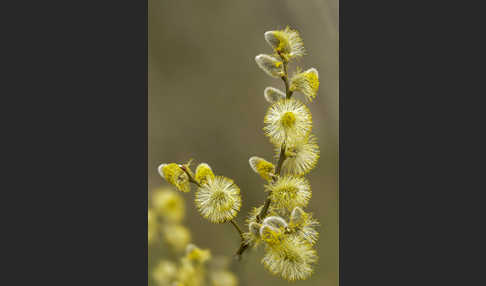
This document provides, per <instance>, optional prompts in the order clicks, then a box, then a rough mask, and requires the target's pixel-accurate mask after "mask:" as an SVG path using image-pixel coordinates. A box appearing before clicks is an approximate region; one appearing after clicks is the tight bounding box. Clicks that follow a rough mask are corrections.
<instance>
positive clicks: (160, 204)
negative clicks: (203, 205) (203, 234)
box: [148, 189, 238, 286]
mask: <svg viewBox="0 0 486 286" xmlns="http://www.w3.org/2000/svg"><path fill="white" fill-rule="evenodd" d="M184 216H185V203H184V199H183V198H182V197H181V195H180V194H178V193H177V192H175V191H173V190H171V189H161V190H156V191H154V193H153V195H152V198H151V206H150V207H149V210H148V243H149V247H151V246H153V245H154V244H155V243H157V242H162V245H163V246H165V248H166V249H167V250H169V251H170V253H172V255H173V256H177V257H174V258H175V259H176V261H174V260H169V259H166V258H164V259H161V260H159V261H158V262H157V264H156V265H155V267H154V268H153V269H151V274H152V279H153V280H154V282H155V283H156V284H157V285H158V286H206V285H210V286H237V285H238V280H237V279H236V276H235V275H234V274H233V273H231V272H230V271H228V269H227V268H228V263H227V261H225V259H224V258H223V257H212V255H211V252H210V251H209V250H208V249H200V248H199V247H197V246H196V245H194V244H192V243H191V232H190V231H189V229H187V228H186V227H185V226H184V225H183V224H182V220H183V219H184Z"/></svg>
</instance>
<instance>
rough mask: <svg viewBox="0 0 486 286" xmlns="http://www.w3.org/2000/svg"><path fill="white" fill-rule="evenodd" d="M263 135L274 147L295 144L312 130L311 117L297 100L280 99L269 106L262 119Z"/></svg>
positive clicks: (307, 110)
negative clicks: (263, 124) (263, 125)
mask: <svg viewBox="0 0 486 286" xmlns="http://www.w3.org/2000/svg"><path fill="white" fill-rule="evenodd" d="M264 123H265V127H264V128H263V130H264V131H265V135H266V136H267V137H268V138H269V139H270V141H271V142H272V143H274V144H276V145H282V144H283V143H286V144H296V143H297V142H299V141H302V140H305V139H306V138H307V136H309V134H310V132H311V130H312V115H311V113H310V111H309V109H308V108H307V107H306V106H305V105H304V104H303V103H302V102H300V101H299V100H297V99H293V98H291V99H281V100H279V101H277V102H275V103H274V104H272V105H271V106H270V108H269V109H268V111H267V114H266V115H265V118H264Z"/></svg>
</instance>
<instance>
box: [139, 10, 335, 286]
mask: <svg viewBox="0 0 486 286" xmlns="http://www.w3.org/2000/svg"><path fill="white" fill-rule="evenodd" d="M148 15H149V23H148V31H149V34H148V38H149V51H148V52H149V53H148V57H149V58H148V65H149V83H148V94H149V99H148V101H149V106H148V128H149V130H148V134H149V138H148V144H149V146H148V156H149V157H148V171H149V173H148V180H149V181H148V186H149V203H150V194H151V192H153V191H154V190H156V189H158V188H160V187H164V186H167V184H166V183H165V181H163V180H162V179H161V178H160V176H159V175H158V173H157V166H158V165H159V164H160V163H164V162H177V163H185V162H187V161H188V160H189V159H190V158H194V159H195V162H194V164H193V167H195V166H196V165H197V164H198V163H200V162H206V163H208V164H209V165H210V166H211V167H212V168H213V171H214V172H215V173H216V174H220V175H224V176H227V177H229V178H232V179H234V180H235V182H236V184H237V185H238V186H239V187H240V189H241V195H242V199H243V206H242V208H241V211H240V213H239V215H238V217H237V218H236V220H237V221H238V222H239V224H240V225H242V226H243V225H244V219H245V218H246V215H247V214H248V211H249V210H250V209H251V208H252V207H254V206H259V205H261V204H263V202H264V199H265V193H264V191H263V184H264V181H263V180H262V179H261V178H260V177H259V176H258V175H257V174H255V173H254V172H253V171H252V170H251V168H250V166H249V165H248V158H249V157H251V156H254V155H256V156H260V157H263V158H266V159H267V160H272V159H273V158H272V157H273V148H272V145H271V144H270V143H269V142H268V140H267V139H266V138H265V136H264V135H263V131H262V128H263V117H264V114H265V112H266V110H267V108H268V106H269V104H268V103H267V102H266V101H265V100H264V98H263V90H264V88H265V87H267V86H274V87H278V88H280V89H282V90H284V86H283V83H282V81H281V80H280V79H273V78H270V77H269V76H267V75H266V74H265V73H264V72H263V71H261V70H260V69H259V68H258V67H257V65H256V63H255V61H254V58H255V56H256V55H257V54H260V53H268V54H270V53H271V49H270V47H269V46H268V44H267V43H266V42H265V40H264V37H263V33H264V32H265V31H268V30H275V29H282V28H284V27H285V26H286V25H290V27H291V28H294V29H297V30H298V31H299V32H300V34H301V36H302V38H303V40H304V46H305V48H306V50H307V53H308V55H307V56H304V57H303V58H302V59H301V60H299V61H298V62H293V63H291V64H290V66H289V71H290V73H292V71H294V69H295V67H296V66H297V65H299V66H301V67H302V68H304V69H307V68H310V67H315V68H316V69H317V70H318V71H319V79H320V88H319V92H318V95H317V98H316V99H315V100H314V101H313V102H312V103H310V104H309V105H308V106H309V108H310V110H311V112H312V116H313V121H314V126H313V133H314V134H315V135H316V136H317V138H318V143H319V146H320V150H321V157H320V159H319V163H318V165H317V167H316V168H315V169H314V170H313V171H312V172H311V173H310V174H309V175H308V176H307V178H308V179H309V181H310V183H311V186H312V191H313V195H312V199H311V200H310V203H309V205H308V207H307V208H306V210H307V211H311V212H313V213H314V215H315V217H316V218H317V219H318V220H319V221H320V223H321V226H320V228H319V231H320V238H319V241H318V243H317V250H318V253H319V261H318V264H317V265H316V267H315V273H314V274H313V275H312V276H311V278H309V279H308V280H305V281H299V282H296V283H298V284H299V285H328V286H337V285H338V283H339V279H338V277H339V265H338V264H339V227H338V226H339V217H338V210H339V209H338V198H339V195H338V159H339V158H338V152H339V147H338V144H339V141H338V135H339V130H338V129H339V128H338V127H339V122H338V119H339V108H338V80H339V76H338V74H339V43H338V39H339V34H338V31H339V27H338V20H339V12H338V0H306V1H296V0H294V1H288V0H287V1H285V0H265V1H263V0H245V1H228V0H213V1H197V0H193V1H183V0H179V1H169V0H149V10H148ZM295 96H296V98H298V99H301V100H303V99H304V97H303V95H302V94H299V93H297V94H295ZM192 189H193V191H192V192H191V193H187V194H183V196H184V198H185V200H186V212H187V213H186V218H185V221H184V224H185V225H186V226H187V227H189V228H190V230H191V232H192V241H193V242H194V243H195V244H197V245H198V246H200V247H201V248H209V249H210V250H211V251H212V253H213V254H215V255H226V256H231V255H233V254H234V252H235V251H236V250H237V248H238V247H239V244H240V239H239V237H238V235H237V233H236V232H235V230H234V229H233V227H232V226H231V225H230V224H219V225H218V224H211V223H210V222H209V221H207V220H205V219H203V218H202V217H201V216H200V215H199V214H198V212H197V210H196V208H195V206H194V202H193V199H194V190H195V188H194V187H193V188H192ZM165 251H166V250H164V247H163V245H161V246H160V247H151V248H150V253H149V271H150V269H151V267H153V265H154V263H156V261H157V260H158V259H160V258H161V257H164V255H165V254H166V253H165ZM261 258H262V251H261V250H260V251H247V252H246V253H245V254H244V257H243V260H242V261H241V262H236V261H235V262H232V264H231V270H232V271H233V272H234V273H235V274H236V275H237V277H238V279H239V285H242V286H245V285H285V284H289V282H287V281H285V280H283V279H280V278H278V277H276V276H273V275H271V274H270V273H268V272H267V271H266V270H265V269H264V268H263V265H261V263H260V259H261ZM149 285H155V283H154V281H153V280H152V279H150V278H149Z"/></svg>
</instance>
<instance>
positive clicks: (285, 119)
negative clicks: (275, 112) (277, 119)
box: [282, 112, 295, 128]
mask: <svg viewBox="0 0 486 286" xmlns="http://www.w3.org/2000/svg"><path fill="white" fill-rule="evenodd" d="M294 124H295V115H294V113H292V112H286V113H285V114H284V115H283V116H282V125H283V127H285V128H290V127H292V126H294Z"/></svg>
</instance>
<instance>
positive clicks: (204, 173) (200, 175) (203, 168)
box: [196, 163, 214, 184]
mask: <svg viewBox="0 0 486 286" xmlns="http://www.w3.org/2000/svg"><path fill="white" fill-rule="evenodd" d="M208 178H209V179H214V173H213V170H211V167H209V165H208V164H206V163H201V164H199V165H198V166H197V168H196V181H198V182H199V183H200V184H206V183H207V182H208Z"/></svg>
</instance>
